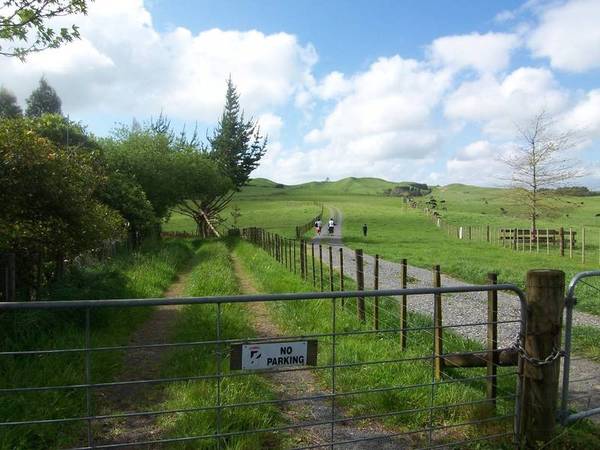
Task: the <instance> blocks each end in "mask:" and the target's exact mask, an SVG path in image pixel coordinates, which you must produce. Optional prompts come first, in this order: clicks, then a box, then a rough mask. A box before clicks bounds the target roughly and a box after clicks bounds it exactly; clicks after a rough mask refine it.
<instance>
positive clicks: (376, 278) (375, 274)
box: [373, 255, 379, 330]
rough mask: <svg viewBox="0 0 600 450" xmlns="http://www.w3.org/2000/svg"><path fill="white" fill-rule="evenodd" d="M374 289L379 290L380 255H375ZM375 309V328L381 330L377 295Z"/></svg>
mask: <svg viewBox="0 0 600 450" xmlns="http://www.w3.org/2000/svg"><path fill="white" fill-rule="evenodd" d="M373 275H374V277H373V278H374V281H373V289H374V290H376V291H378V290H379V255H375V267H374V274H373ZM374 306H375V310H374V311H373V316H374V317H373V318H374V325H375V329H376V330H379V297H375V304H374Z"/></svg>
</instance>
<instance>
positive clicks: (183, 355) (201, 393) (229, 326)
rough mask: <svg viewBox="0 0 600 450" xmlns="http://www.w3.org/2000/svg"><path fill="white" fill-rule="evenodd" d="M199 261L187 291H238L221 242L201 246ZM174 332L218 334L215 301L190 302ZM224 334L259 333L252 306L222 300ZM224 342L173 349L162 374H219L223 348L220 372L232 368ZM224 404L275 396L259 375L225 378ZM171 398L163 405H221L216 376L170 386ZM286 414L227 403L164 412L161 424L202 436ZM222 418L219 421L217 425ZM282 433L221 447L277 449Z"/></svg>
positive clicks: (178, 337) (195, 338)
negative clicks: (252, 320) (250, 311)
mask: <svg viewBox="0 0 600 450" xmlns="http://www.w3.org/2000/svg"><path fill="white" fill-rule="evenodd" d="M198 259H199V263H198V265H197V266H196V267H195V269H194V271H193V273H192V275H191V277H190V282H189V284H188V286H187V290H186V294H187V295H189V296H212V295H232V294H238V293H239V288H238V282H237V279H236V277H235V274H234V271H233V269H232V265H231V261H230V259H229V250H228V248H227V245H226V244H225V243H224V242H222V241H213V242H210V243H206V244H204V245H202V246H201V247H200V249H199V252H198ZM179 317H180V319H179V321H178V323H177V325H176V327H175V328H176V330H177V331H176V332H175V335H174V336H173V337H172V340H173V341H176V342H201V341H210V340H214V339H216V338H217V328H216V327H217V307H216V305H193V306H187V307H185V309H184V310H183V311H182V313H181V314H180V315H179ZM220 327H221V328H220V337H221V338H222V339H228V338H242V339H245V338H250V337H252V336H255V332H254V330H253V329H252V327H251V325H250V322H249V320H248V311H247V309H246V306H245V305H242V304H224V305H222V306H221V311H220ZM227 351H228V348H226V347H225V346H224V345H223V346H221V347H217V346H216V345H201V346H195V347H187V348H184V349H180V350H177V351H174V352H172V353H171V354H170V356H169V358H168V359H167V361H166V363H165V365H164V370H163V375H164V376H166V377H170V376H174V377H175V376H176V377H181V376H194V375H216V374H217V373H218V369H217V361H218V356H217V353H218V352H222V364H221V366H220V369H219V370H220V371H221V373H223V374H227V373H229V367H228V365H227V364H225V361H227V358H226V356H227V355H226V353H227ZM220 394H221V399H220V400H221V405H231V404H235V403H242V402H251V401H254V400H273V399H274V398H275V397H274V395H273V393H272V391H271V390H270V388H269V384H268V383H267V381H266V380H265V379H264V378H262V377H259V376H242V377H232V378H224V379H223V380H222V382H221V384H220ZM166 397H167V399H168V400H166V401H165V403H164V404H163V405H162V408H165V409H180V408H202V407H214V406H215V405H217V381H216V380H203V381H191V382H186V383H175V384H172V385H170V386H169V387H168V388H167V391H166ZM281 421H282V418H281V415H280V412H279V410H278V409H277V408H276V407H274V406H273V405H264V406H258V407H240V408H235V409H233V408H227V407H224V408H223V409H222V411H221V415H220V418H219V417H218V413H217V411H216V410H209V411H203V412H194V413H186V414H178V415H169V416H164V417H163V419H162V420H161V428H162V429H163V430H165V436H168V437H176V436H201V435H212V434H214V433H215V432H216V431H217V430H219V431H220V432H221V433H228V432H238V431H242V432H243V431H248V430H254V429H261V428H268V427H273V426H277V424H279V423H281ZM219 423H220V426H219V425H218V424H219ZM279 443H280V438H278V437H277V436H276V435H274V434H267V433H263V434H248V435H246V436H239V437H232V438H229V439H222V442H221V444H222V446H221V448H224V449H225V448H227V449H238V450H241V449H247V450H252V449H258V448H265V447H269V448H279ZM176 448H186V449H212V448H217V442H216V440H215V439H211V438H208V439H201V440H194V441H190V442H187V443H182V444H179V445H177V446H176Z"/></svg>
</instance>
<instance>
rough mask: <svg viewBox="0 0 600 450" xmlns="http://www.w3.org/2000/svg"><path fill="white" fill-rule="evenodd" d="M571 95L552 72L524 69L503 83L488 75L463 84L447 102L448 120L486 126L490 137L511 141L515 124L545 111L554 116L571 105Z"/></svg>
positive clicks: (508, 77)
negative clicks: (504, 138) (569, 100)
mask: <svg viewBox="0 0 600 450" xmlns="http://www.w3.org/2000/svg"><path fill="white" fill-rule="evenodd" d="M568 97H569V95H568V93H567V92H566V91H564V90H563V89H561V88H560V86H559V85H558V83H557V82H556V80H555V79H554V76H553V74H552V72H550V71H549V70H546V69H538V68H532V67H521V68H519V69H517V70H515V71H513V72H512V73H510V74H508V75H507V76H506V77H504V78H503V79H501V80H499V79H498V78H497V77H495V76H492V75H484V76H482V77H481V78H479V79H477V80H474V81H466V82H464V83H462V84H461V85H460V86H459V87H458V89H456V90H455V91H454V92H453V93H452V94H450V95H449V96H448V98H447V100H446V103H445V108H444V112H445V115H446V117H448V118H450V119H457V120H467V121H472V122H475V123H481V124H483V131H484V132H485V133H488V134H490V135H494V136H499V137H507V136H511V135H513V134H514V132H515V124H518V123H521V122H522V121H524V120H528V119H530V118H531V117H532V116H534V115H535V114H538V113H539V112H540V111H542V110H545V111H546V112H547V113H548V114H550V115H554V114H557V113H559V112H561V111H562V110H563V109H564V108H565V107H566V105H567V103H568Z"/></svg>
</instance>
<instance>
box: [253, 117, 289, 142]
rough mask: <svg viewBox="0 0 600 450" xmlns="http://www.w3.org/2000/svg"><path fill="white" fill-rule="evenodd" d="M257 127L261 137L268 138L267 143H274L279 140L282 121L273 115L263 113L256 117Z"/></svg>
mask: <svg viewBox="0 0 600 450" xmlns="http://www.w3.org/2000/svg"><path fill="white" fill-rule="evenodd" d="M257 122H258V125H259V126H260V132H261V134H262V135H268V136H269V142H275V141H277V140H278V139H279V135H280V132H281V128H282V127H283V119H282V118H281V117H280V116H278V115H275V114H273V113H270V112H268V113H264V114H261V115H260V116H259V117H258V120H257Z"/></svg>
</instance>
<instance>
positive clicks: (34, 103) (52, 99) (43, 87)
mask: <svg viewBox="0 0 600 450" xmlns="http://www.w3.org/2000/svg"><path fill="white" fill-rule="evenodd" d="M25 102H26V103H27V109H26V110H25V114H26V115H27V117H40V116H41V115H43V114H62V111H61V104H62V102H61V100H60V97H59V96H58V94H57V93H56V91H55V90H54V88H53V87H52V86H50V85H49V84H48V82H47V81H46V79H45V78H44V77H42V78H41V79H40V85H39V86H38V87H37V88H36V89H35V90H34V91H33V92H32V93H31V95H30V96H29V98H28V99H27V100H25Z"/></svg>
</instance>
